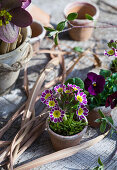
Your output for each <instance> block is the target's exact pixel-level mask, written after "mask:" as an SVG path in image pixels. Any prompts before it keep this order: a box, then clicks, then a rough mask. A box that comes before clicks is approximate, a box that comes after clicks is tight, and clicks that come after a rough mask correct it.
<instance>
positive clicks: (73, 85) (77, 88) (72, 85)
mask: <svg viewBox="0 0 117 170" xmlns="http://www.w3.org/2000/svg"><path fill="white" fill-rule="evenodd" d="M67 86H68V87H71V88H72V89H73V90H74V91H78V90H80V87H79V86H76V85H75V84H69V83H68V84H67ZM81 90H82V89H81Z"/></svg>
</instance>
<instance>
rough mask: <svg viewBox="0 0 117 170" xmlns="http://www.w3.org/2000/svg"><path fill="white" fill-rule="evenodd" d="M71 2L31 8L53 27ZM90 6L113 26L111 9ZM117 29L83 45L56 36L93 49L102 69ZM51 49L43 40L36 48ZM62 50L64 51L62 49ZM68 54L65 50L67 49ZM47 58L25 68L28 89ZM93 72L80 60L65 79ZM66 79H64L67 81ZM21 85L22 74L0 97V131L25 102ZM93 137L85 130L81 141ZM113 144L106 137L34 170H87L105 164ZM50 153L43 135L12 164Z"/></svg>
mask: <svg viewBox="0 0 117 170" xmlns="http://www.w3.org/2000/svg"><path fill="white" fill-rule="evenodd" d="M72 1H74V0H69V1H68V0H64V1H63V0H54V1H53V0H44V1H43V0H39V1H38V0H33V2H34V3H35V4H37V5H38V6H39V7H40V8H42V9H43V10H45V11H46V12H48V13H49V14H50V15H51V23H52V24H55V25H56V24H57V23H58V22H60V21H61V20H62V19H63V18H64V17H63V9H64V7H65V5H66V4H67V3H68V2H72ZM105 1H106V2H108V3H111V4H112V5H114V6H117V2H116V1H115V0H111V2H110V1H109V0H105ZM92 2H96V3H97V4H98V6H99V9H100V17H99V20H100V21H107V22H112V23H115V24H116V23H117V11H115V10H114V9H112V8H111V7H108V6H106V5H105V4H103V3H101V2H100V4H99V0H92ZM116 35H117V28H109V29H96V30H95V31H94V33H93V36H92V37H91V39H90V40H88V41H86V42H75V41H73V40H71V39H70V37H69V35H68V33H65V34H62V35H61V36H60V39H61V43H63V44H66V45H69V46H71V47H75V46H81V47H83V48H85V49H86V48H88V47H93V48H92V51H94V52H95V53H97V54H98V55H99V56H100V59H101V61H102V62H103V67H106V66H108V64H109V62H110V61H109V59H108V58H107V57H105V56H104V55H103V53H104V49H106V48H107V42H108V41H109V40H111V39H114V40H116V39H117V36H116ZM51 46H52V43H51V42H48V40H46V39H45V40H43V41H42V42H41V44H40V48H50V47H51ZM64 48H66V47H64ZM67 50H68V51H69V49H67ZM48 60H49V58H48V57H47V56H46V55H45V54H40V55H39V54H37V55H36V56H35V57H33V58H32V60H31V62H30V63H29V67H28V78H29V87H30V88H31V87H32V86H33V84H34V82H35V80H36V78H37V76H38V75H39V73H40V72H41V70H42V69H43V68H44V66H45V65H46V63H47V61H48ZM69 61H71V57H70V56H69V57H66V59H65V62H66V64H67V63H69ZM58 69H59V67H58V68H56V72H51V74H49V75H48V77H47V79H46V80H47V81H50V80H52V78H53V77H54V76H56V75H57V74H58ZM90 70H93V71H96V72H98V70H99V69H98V68H96V69H95V68H94V67H93V61H91V60H89V58H88V57H87V56H86V57H84V58H82V59H81V60H80V62H79V63H78V64H77V65H76V66H75V68H74V70H73V71H72V73H70V75H69V77H76V76H78V77H80V78H82V79H85V77H86V74H87V73H88V71H90ZM67 78H68V77H67ZM22 84H23V70H21V72H20V76H19V78H18V80H17V82H16V86H15V88H14V89H13V90H12V91H11V93H10V94H8V95H4V96H3V97H0V128H1V127H2V126H3V125H4V124H5V123H6V122H7V121H8V119H9V117H10V116H11V115H12V114H13V113H14V112H15V111H16V110H17V109H18V108H19V107H20V106H21V104H22V103H23V102H24V101H25V100H26V95H25V93H24V91H23V89H22ZM43 107H44V106H43V105H42V104H41V103H40V101H39V102H37V104H36V114H39V113H40V112H41V110H42V109H43ZM18 128H19V124H18V120H17V121H15V122H14V124H13V126H12V127H11V129H10V130H9V131H8V132H7V133H6V134H5V135H4V136H3V140H10V139H12V138H13V135H14V134H15V132H16V131H17V130H18ZM94 134H97V131H96V130H94V129H91V128H89V130H88V132H87V134H86V136H85V137H84V138H85V139H86V138H87V137H91V136H93V135H94ZM116 143H117V134H115V135H113V137H112V138H111V137H110V136H109V135H108V137H106V138H105V139H104V140H102V141H101V142H99V143H98V144H96V145H94V146H93V147H91V148H89V149H86V150H83V151H81V152H79V153H77V154H75V155H74V156H71V157H69V158H66V159H63V160H60V161H56V162H53V163H49V164H47V165H43V166H41V167H38V168H35V169H34V170H38V169H40V170H52V169H55V170H81V169H83V170H86V169H91V168H93V167H95V166H96V165H97V159H98V157H99V156H100V157H101V160H102V161H103V162H106V161H107V160H108V157H109V155H110V154H111V153H112V152H113V151H114V149H115V147H116ZM52 152H54V150H53V148H52V145H51V142H50V138H49V136H48V134H47V132H44V134H43V135H41V137H40V138H38V139H37V140H36V141H35V142H34V144H33V145H32V146H31V147H30V148H29V149H28V150H26V151H25V153H23V154H22V155H21V156H20V158H19V159H18V161H17V162H16V164H17V165H18V164H22V163H25V162H28V161H31V160H33V159H36V158H38V157H40V156H43V155H46V154H49V153H52ZM106 169H107V170H117V154H116V155H115V156H114V157H113V159H112V160H111V161H110V162H109V163H107V164H106Z"/></svg>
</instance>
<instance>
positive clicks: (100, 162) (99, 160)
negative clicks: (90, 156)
mask: <svg viewBox="0 0 117 170" xmlns="http://www.w3.org/2000/svg"><path fill="white" fill-rule="evenodd" d="M98 163H99V165H103V163H102V161H101V159H100V157H99V158H98Z"/></svg>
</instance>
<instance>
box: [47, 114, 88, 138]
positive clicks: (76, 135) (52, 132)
mask: <svg viewBox="0 0 117 170" xmlns="http://www.w3.org/2000/svg"><path fill="white" fill-rule="evenodd" d="M48 119H49V117H48V118H47V119H46V126H47V130H48V131H49V132H50V133H51V134H53V135H55V136H57V137H61V138H63V139H66V140H69V139H73V138H77V137H78V136H79V137H80V136H82V135H83V134H84V132H85V131H86V130H87V127H88V124H87V125H86V126H85V127H84V129H83V130H82V131H81V132H79V133H77V134H75V135H71V136H63V135H59V134H57V133H55V132H54V131H53V130H51V129H50V127H49V123H48ZM85 121H86V122H87V123H88V120H87V118H86V117H85Z"/></svg>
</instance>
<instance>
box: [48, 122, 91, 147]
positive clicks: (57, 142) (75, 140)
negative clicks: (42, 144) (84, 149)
mask: <svg viewBox="0 0 117 170" xmlns="http://www.w3.org/2000/svg"><path fill="white" fill-rule="evenodd" d="M85 121H86V122H87V119H85ZM87 123H88V122H87ZM46 126H47V130H48V133H49V135H50V138H51V142H52V145H53V147H54V149H55V150H61V149H65V148H68V147H72V146H76V145H78V144H79V143H80V141H81V139H82V137H83V135H84V134H85V132H86V130H87V125H86V126H85V127H84V129H83V130H82V131H81V132H79V133H77V134H75V135H72V136H62V135H59V134H57V133H55V132H54V131H53V130H51V129H50V127H49V121H48V119H47V121H46Z"/></svg>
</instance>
